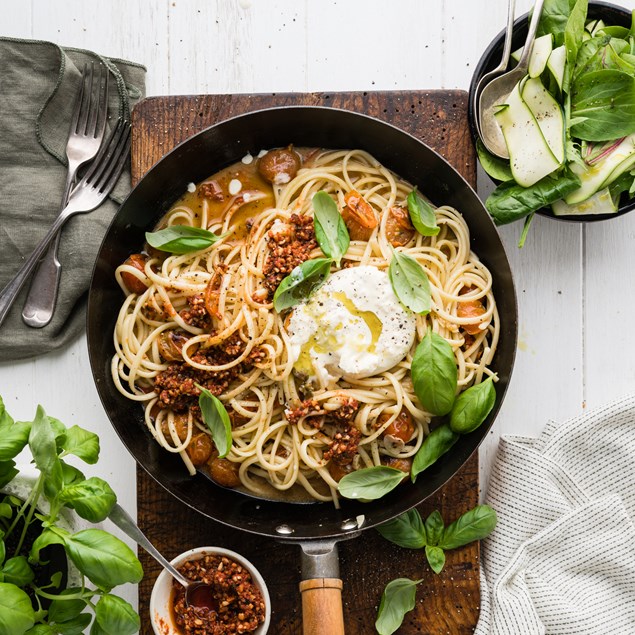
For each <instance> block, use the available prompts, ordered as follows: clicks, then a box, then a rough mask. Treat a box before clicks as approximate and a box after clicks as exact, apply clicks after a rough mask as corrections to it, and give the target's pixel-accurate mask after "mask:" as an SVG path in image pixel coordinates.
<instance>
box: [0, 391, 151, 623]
mask: <svg viewBox="0 0 635 635" xmlns="http://www.w3.org/2000/svg"><path fill="white" fill-rule="evenodd" d="M25 449H28V451H29V452H30V454H31V457H32V464H33V465H34V467H35V473H34V474H33V475H30V472H32V468H31V466H26V467H25V468H23V469H19V468H18V467H17V465H16V460H15V459H16V457H17V456H18V454H20V453H21V452H22V451H23V450H25ZM70 457H77V458H79V459H81V460H82V461H84V462H85V463H89V464H94V463H96V462H97V459H98V457H99V438H98V437H97V435H96V434H94V433H92V432H89V431H88V430H84V429H83V428H80V427H79V426H72V427H70V428H67V427H66V426H65V425H64V424H63V423H62V422H61V421H59V420H57V419H54V418H53V417H49V416H47V414H46V413H45V412H44V409H43V408H42V407H41V406H38V409H37V412H36V415H35V419H34V420H33V421H30V422H26V421H14V420H13V419H12V418H11V417H10V416H9V414H8V413H7V411H6V409H5V406H4V403H3V401H2V398H0V491H1V492H3V494H0V635H55V634H58V633H61V634H64V635H74V634H77V635H81V633H83V632H84V631H85V629H87V627H88V626H89V625H90V633H91V635H132V634H133V633H136V632H137V631H138V630H139V626H140V623H139V616H138V615H137V614H136V613H135V611H134V609H133V608H132V606H130V604H129V603H128V602H126V601H125V600H124V599H122V598H120V597H118V596H117V595H115V594H113V593H111V591H112V589H113V588H114V587H116V586H118V585H120V584H124V583H127V582H132V583H137V582H139V581H140V580H141V578H142V577H143V570H142V568H141V564H140V563H139V560H138V559H137V557H136V556H135V554H134V552H133V551H132V550H131V549H130V548H129V547H128V546H127V545H126V544H125V543H123V542H122V541H121V540H119V539H118V538H116V537H115V536H113V535H111V534H110V533H108V532H107V531H104V530H102V529H98V528H88V529H82V530H79V531H74V526H73V525H74V524H75V523H74V522H73V518H75V519H76V520H77V521H79V519H84V520H87V521H90V522H91V523H98V522H101V521H102V520H104V519H105V518H106V517H107V516H108V514H109V513H110V510H111V509H112V507H113V505H114V504H115V502H116V500H117V497H116V495H115V493H114V492H113V491H112V489H111V488H110V486H109V485H108V483H106V482H105V481H103V480H102V479H100V478H96V477H91V478H86V477H85V476H84V474H82V472H81V471H80V470H79V469H77V468H76V467H74V466H73V465H71V463H70V462H69V461H68V459H69V458H70ZM71 460H72V459H71ZM69 521H70V522H69Z"/></svg>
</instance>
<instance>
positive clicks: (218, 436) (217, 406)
mask: <svg viewBox="0 0 635 635" xmlns="http://www.w3.org/2000/svg"><path fill="white" fill-rule="evenodd" d="M196 387H197V388H198V389H199V390H200V391H201V394H200V396H199V398H198V405H199V406H200V408H201V415H202V416H203V421H204V422H205V425H206V426H207V427H208V428H209V431H210V432H211V433H212V440H213V441H214V445H215V446H216V449H217V450H218V456H219V458H221V459H222V458H224V457H226V456H227V455H228V454H229V451H230V450H231V449H232V424H231V420H230V418H229V415H228V414H227V410H226V409H225V406H224V405H223V403H222V402H221V400H220V399H218V397H215V396H214V395H212V393H211V392H210V391H209V390H207V388H203V386H200V385H199V384H196Z"/></svg>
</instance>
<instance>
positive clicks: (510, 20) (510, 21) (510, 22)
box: [500, 0, 516, 71]
mask: <svg viewBox="0 0 635 635" xmlns="http://www.w3.org/2000/svg"><path fill="white" fill-rule="evenodd" d="M515 15H516V0H509V4H508V5H507V27H506V29H505V43H504V44H503V57H502V59H501V63H500V70H501V71H504V70H505V69H506V68H507V64H509V56H510V54H511V52H512V39H513V38H512V34H513V31H514V17H515Z"/></svg>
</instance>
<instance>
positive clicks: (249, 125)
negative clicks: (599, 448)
mask: <svg viewBox="0 0 635 635" xmlns="http://www.w3.org/2000/svg"><path fill="white" fill-rule="evenodd" d="M289 143H293V144H295V145H297V146H312V147H323V148H362V149H364V150H367V151H368V152H370V153H371V154H372V155H374V156H375V157H376V158H377V159H378V160H379V161H381V163H383V164H384V165H385V166H387V167H388V168H390V169H391V170H393V171H394V172H396V173H397V174H399V175H400V176H401V177H403V178H405V179H407V180H408V181H410V182H411V183H413V184H415V185H417V186H418V187H419V189H420V190H421V191H422V192H423V193H424V194H425V195H426V196H427V197H429V198H430V199H431V200H432V202H433V203H435V204H437V205H442V204H449V205H452V206H454V207H456V208H457V209H459V210H460V211H461V212H462V214H463V216H464V217H465V220H466V221H467V223H468V225H469V227H470V231H471V242H472V247H473V249H474V251H475V252H476V253H477V254H478V256H479V257H480V259H481V260H482V261H483V262H484V264H485V265H486V266H487V267H488V268H489V269H490V271H491V272H492V275H493V277H494V294H495V297H496V300H497V304H498V311H499V314H500V319H501V326H502V329H501V337H500V342H499V347H498V350H497V353H496V356H495V359H494V361H493V364H492V366H493V368H494V370H495V371H496V372H497V373H498V377H499V381H498V383H497V384H496V395H497V397H496V405H495V407H494V409H493V410H492V412H491V414H490V415H489V417H488V418H487V421H486V422H485V423H484V424H483V425H482V426H481V427H480V428H478V429H477V430H476V431H475V432H473V433H471V434H469V435H466V436H464V437H461V438H460V440H459V441H458V442H457V444H456V445H455V446H454V447H453V448H452V450H451V451H450V452H449V453H448V454H446V455H445V456H444V457H442V458H441V459H440V460H439V461H437V463H436V464H434V465H433V466H432V467H430V468H428V469H427V470H426V472H425V473H424V474H422V475H421V476H420V477H419V478H418V479H417V482H416V484H406V485H402V486H400V487H399V488H398V489H397V490H395V491H393V492H392V493H391V494H390V495H388V496H386V497H385V498H384V499H382V500H379V501H375V502H372V503H365V504H364V503H360V502H357V501H348V500H343V501H342V508H341V509H340V510H337V509H335V508H334V507H333V506H332V505H331V504H330V503H321V504H320V503H316V504H310V505H306V504H297V503H296V504H294V503H283V502H273V501H263V500H260V499H255V498H253V497H250V496H246V495H243V494H240V493H238V492H234V491H230V490H227V489H224V488H222V487H219V486H217V485H215V484H214V483H213V482H211V481H210V480H209V479H207V478H206V477H205V476H203V475H201V474H198V475H196V476H195V477H190V476H189V475H188V473H187V471H186V470H185V469H184V466H183V462H182V460H181V458H180V457H178V456H175V455H174V454H171V453H169V452H166V451H165V450H163V449H162V448H161V447H160V446H159V445H158V444H157V443H156V442H155V441H154V440H153V439H152V437H151V435H150V433H149V432H148V431H147V429H146V427H145V424H144V422H143V412H142V409H141V407H140V406H139V405H138V404H137V403H135V402H132V401H129V400H127V399H126V398H125V397H123V396H122V395H121V394H120V393H119V392H118V391H117V389H116V388H115V386H114V384H113V382H112V379H111V374H110V361H111V358H112V356H113V354H114V348H113V343H112V332H113V329H114V325H115V321H116V318H117V313H118V311H119V308H120V306H121V303H122V302H123V295H122V293H121V290H120V288H119V286H118V285H117V282H116V281H115V275H114V271H115V269H116V267H117V266H118V265H119V264H120V263H122V262H123V261H124V260H125V259H126V257H127V256H128V255H130V254H131V253H134V252H138V251H139V249H140V248H141V247H142V245H143V243H144V232H145V231H148V230H151V229H152V228H153V226H154V225H155V223H156V222H157V221H158V220H159V219H160V218H161V216H162V215H163V214H164V213H165V212H166V211H167V210H168V209H169V207H170V206H171V205H172V203H174V201H175V200H176V199H177V198H178V197H179V196H181V194H182V193H183V192H184V191H185V189H186V187H187V184H188V183H190V182H199V181H201V180H203V179H205V178H207V177H208V176H210V175H211V174H213V173H214V172H217V171H218V170H220V169H221V168H223V167H226V166H227V165H229V164H231V163H233V162H235V161H238V160H239V159H240V158H241V157H243V156H244V155H245V154H246V153H247V152H248V151H249V152H251V153H252V154H257V153H258V152H259V151H260V150H261V149H263V148H264V149H268V148H273V147H280V146H285V145H288V144H289ZM87 319H88V350H89V356H90V362H91V367H92V372H93V376H94V379H95V384H96V386H97V391H98V393H99V396H100V398H101V401H102V403H103V406H104V408H105V410H106V413H107V415H108V417H109V419H110V421H111V422H112V425H113V426H114V428H115V430H116V431H117V433H118V434H119V436H120V438H121V440H122V441H123V443H124V445H125V446H126V447H127V448H128V450H129V451H130V453H131V454H132V456H133V457H134V458H135V459H136V460H137V462H138V463H139V464H140V465H141V466H142V467H143V468H144V469H145V470H146V471H147V472H148V473H149V474H150V475H151V476H152V477H153V478H154V479H155V480H156V481H157V482H158V483H159V484H161V485H162V486H163V487H164V488H166V489H167V490H168V491H169V492H170V493H171V494H173V495H174V496H176V497H177V498H178V499H179V500H181V501H182V502H184V503H186V504H187V505H189V506H190V507H192V508H194V509H196V510H197V511H199V512H200V513H202V514H205V515H206V516H208V517H210V518H212V519H214V520H216V521H218V522H221V523H224V524H226V525H230V526H232V527H235V528H238V529H242V530H245V531H249V532H253V533H256V534H260V535H263V536H269V537H274V538H283V537H284V538H288V539H291V540H297V541H307V540H309V539H321V540H320V541H319V542H316V543H313V547H314V548H313V549H311V547H310V546H309V547H307V548H306V549H305V551H307V550H308V551H311V550H313V551H321V550H323V549H322V546H324V545H327V547H326V550H328V545H329V544H331V545H332V544H333V540H335V539H341V538H345V537H348V536H351V535H353V534H355V533H356V532H358V531H359V529H360V528H361V529H366V528H369V527H374V526H376V525H379V524H381V523H383V522H385V521H387V520H389V519H391V518H394V517H395V516H398V515H399V514H401V513H403V512H405V511H407V510H408V509H410V508H411V507H414V506H415V505H417V504H418V503H420V502H422V501H423V500H425V499H426V498H427V497H429V496H430V495H432V494H433V493H434V492H435V491H436V490H437V489H438V488H440V487H441V486H442V485H443V484H444V483H446V482H447V481H448V480H449V479H450V478H452V476H453V475H454V474H455V473H456V472H457V471H458V470H459V468H460V467H461V466H462V465H463V464H464V463H465V462H466V461H467V460H468V458H469V457H470V456H471V455H472V453H473V452H474V451H475V450H476V449H477V448H478V446H479V444H480V443H481V441H482V440H483V439H484V438H485V435H486V434H487V432H488V430H489V428H490V427H491V425H492V423H493V421H494V418H495V417H496V414H497V412H498V410H499V408H500V405H501V403H502V400H503V397H504V395H505V391H506V389H507V386H508V383H509V379H510V375H511V370H512V366H513V362H514V355H515V351H516V336H517V306H516V297H515V294H514V285H513V281H512V276H511V271H510V268H509V263H508V261H507V257H506V255H505V252H504V250H503V246H502V244H501V241H500V238H499V236H498V233H497V230H496V228H495V227H494V224H493V223H492V221H491V219H490V217H489V215H488V213H487V211H486V210H485V208H484V207H483V205H482V203H481V202H480V200H479V199H478V197H477V195H476V193H475V192H474V190H472V188H471V187H470V186H469V185H468V184H467V182H466V181H465V180H464V179H463V178H462V177H461V176H460V175H459V174H458V173H457V172H456V171H455V170H454V168H452V167H451V166H450V165H449V164H448V163H447V162H446V161H445V160H444V159H443V158H442V157H441V156H440V155H438V154H437V153H436V152H434V151H433V150H431V149H430V148H429V147H428V146H426V145H425V144H423V143H422V142H420V141H419V140H417V139H416V138H414V137H413V136H411V135H409V134H407V133H405V132H403V131H401V130H399V129H398V128H395V127H394V126H391V125H389V124H386V123H384V122H381V121H379V120H377V119H373V118H371V117H367V116H365V115H360V114H357V113H353V112H349V111H344V110H336V109H331V108H320V107H310V106H291V107H282V108H271V109H267V110H261V111H257V112H253V113H249V114H246V115H241V116H239V117H235V118H233V119H229V120H227V121H224V122H221V123H218V124H216V125H214V126H212V127H210V128H207V129H206V130H203V131H202V132H200V133H198V134H197V135H195V136H194V137H192V138H190V139H188V140H187V141H185V142H183V143H182V144H180V145H179V146H177V147H176V148H175V149H174V150H172V151H171V152H170V153H168V154H167V155H166V156H165V157H163V158H162V159H161V160H160V161H159V162H158V163H157V164H156V165H155V166H154V167H153V168H152V169H151V170H150V171H149V172H148V173H147V174H146V176H145V177H144V178H143V179H142V180H141V181H140V183H139V184H138V185H137V187H135V189H134V190H133V191H132V192H131V194H130V195H129V196H128V198H127V199H126V201H125V202H124V204H123V205H122V207H121V208H120V210H119V212H118V213H117V215H116V216H115V218H114V220H113V221H112V223H111V225H110V227H109V229H108V231H107V233H106V236H105V238H104V241H103V243H102V245H101V248H100V250H99V254H98V257H97V261H96V264H95V268H94V271H93V278H92V283H91V287H90V295H89V300H88V318H87ZM362 515H363V517H364V520H363V524H362V526H361V527H359V524H358V522H356V521H355V520H354V519H357V518H358V517H359V516H362ZM316 566H317V569H316V571H315V573H316V574H317V575H316V576H315V577H320V571H319V568H320V566H319V563H318V564H317V565H316ZM321 577H330V576H328V575H323V576H321ZM324 632H326V631H324Z"/></svg>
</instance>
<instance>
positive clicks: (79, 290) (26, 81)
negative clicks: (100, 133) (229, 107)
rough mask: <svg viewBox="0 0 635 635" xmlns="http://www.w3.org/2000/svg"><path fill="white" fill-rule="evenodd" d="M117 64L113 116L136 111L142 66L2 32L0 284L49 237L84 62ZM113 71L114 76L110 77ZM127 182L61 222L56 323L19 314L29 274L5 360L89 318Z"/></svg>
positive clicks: (42, 349)
mask: <svg viewBox="0 0 635 635" xmlns="http://www.w3.org/2000/svg"><path fill="white" fill-rule="evenodd" d="M91 61H95V62H96V63H98V62H102V63H104V64H106V65H107V67H108V68H109V70H110V72H111V76H110V77H111V81H110V93H109V94H110V103H109V116H110V118H111V121H114V120H116V119H117V118H118V117H122V116H123V117H129V114H130V109H131V108H132V106H133V105H134V104H135V103H136V102H137V101H138V100H139V99H140V98H141V97H142V96H143V94H144V91H145V68H144V67H143V66H140V65H138V64H133V63H131V62H125V61H122V60H117V59H109V58H104V57H101V56H99V55H96V54H95V53H91V52H89V51H81V50H78V49H70V48H64V49H63V48H60V47H59V46H57V45H56V44H52V43H51V42H38V41H32V40H15V39H8V38H0V175H1V176H0V200H1V201H2V206H1V207H0V289H2V288H4V286H5V285H6V284H7V283H8V282H9V280H10V279H11V278H12V277H13V276H14V275H15V274H16V272H17V271H18V269H19V268H20V266H21V265H22V264H23V262H24V261H25V260H26V258H28V256H29V255H30V254H31V252H32V251H33V249H34V247H35V246H36V245H37V243H38V242H39V241H40V240H41V239H42V238H43V237H44V234H45V233H46V231H47V229H48V228H49V227H50V226H51V225H52V223H53V221H54V220H55V217H56V216H57V214H58V212H59V208H60V203H61V198H62V194H63V190H64V183H65V179H66V141H67V138H68V133H69V128H70V121H71V117H72V113H73V107H74V105H75V98H76V95H77V92H78V89H79V87H80V83H81V69H82V68H83V66H84V63H85V62H88V63H90V62H91ZM113 80H114V81H113ZM129 189H130V173H129V172H124V174H123V175H122V177H121V179H120V181H119V183H118V184H117V187H116V188H115V190H114V192H113V193H112V195H111V200H109V201H106V202H105V203H104V204H103V205H101V206H100V207H99V208H98V209H97V210H95V211H93V212H91V213H90V214H85V215H80V216H76V217H74V218H72V219H71V220H70V221H69V222H68V223H67V224H66V225H65V227H64V229H63V230H62V241H61V245H60V250H59V259H60V262H61V264H62V275H61V283H60V289H59V296H58V300H57V306H56V309H55V314H54V315H53V319H52V321H51V323H50V324H48V325H47V326H46V327H44V328H42V329H33V328H30V327H28V326H26V325H25V324H24V323H23V322H22V317H21V313H22V307H23V306H24V300H25V298H26V295H27V292H28V286H29V285H28V283H27V285H25V288H24V289H23V290H22V292H21V294H20V296H19V297H18V299H17V300H16V302H15V304H14V305H13V308H12V310H11V312H10V313H9V315H8V316H7V319H6V320H5V322H4V324H3V325H2V326H0V360H1V361H9V360H13V359H20V358H24V357H32V356H35V355H41V354H43V353H47V352H48V351H51V350H54V349H56V348H59V347H61V346H64V345H65V344H66V343H67V342H68V341H70V340H71V339H73V338H74V337H76V336H77V335H78V334H79V333H80V332H81V331H82V329H83V328H84V321H85V320H84V315H85V310H84V309H85V299H86V292H87V289H88V284H89V281H90V275H91V272H92V268H93V264H94V260H95V256H96V254H97V249H98V247H99V245H100V243H101V239H102V238H103V235H104V233H105V230H106V227H107V226H108V223H109V221H110V219H111V218H112V217H113V215H114V213H115V211H116V210H117V203H120V202H121V201H122V200H123V198H124V197H125V195H126V194H127V192H128V191H129Z"/></svg>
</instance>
